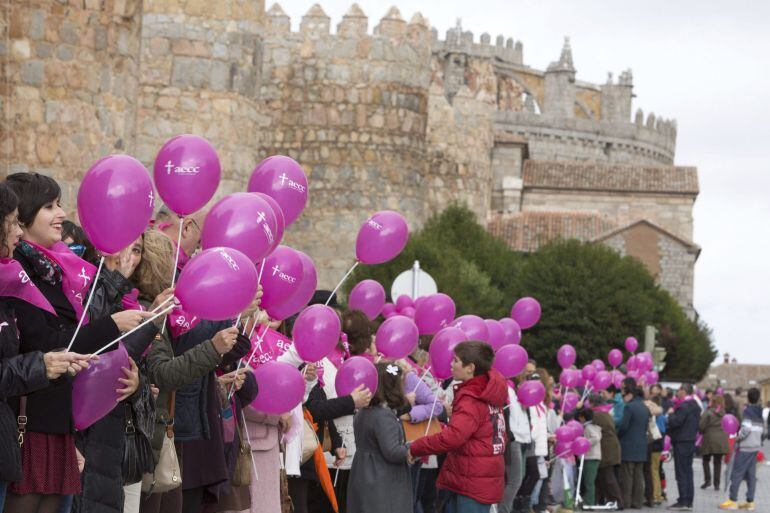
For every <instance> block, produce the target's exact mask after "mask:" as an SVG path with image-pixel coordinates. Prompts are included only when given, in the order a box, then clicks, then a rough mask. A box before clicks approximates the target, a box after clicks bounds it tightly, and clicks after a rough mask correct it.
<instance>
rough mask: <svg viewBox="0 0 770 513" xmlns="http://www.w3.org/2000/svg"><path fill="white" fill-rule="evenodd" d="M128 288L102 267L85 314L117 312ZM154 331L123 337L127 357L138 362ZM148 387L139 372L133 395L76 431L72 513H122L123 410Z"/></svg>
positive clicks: (150, 327)
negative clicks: (78, 459)
mask: <svg viewBox="0 0 770 513" xmlns="http://www.w3.org/2000/svg"><path fill="white" fill-rule="evenodd" d="M130 290H131V286H130V283H129V282H128V280H126V279H125V278H124V277H123V276H122V275H121V274H120V273H119V272H117V271H108V270H104V269H103V270H102V274H101V277H100V278H99V281H98V284H97V289H96V290H95V291H94V298H93V300H92V302H91V308H90V309H89V312H88V313H89V315H90V316H91V317H92V318H100V317H105V316H108V315H112V314H113V313H116V312H120V311H121V310H123V306H122V303H121V299H122V298H123V295H125V294H126V293H128V292H130ZM157 333H158V328H156V327H155V324H154V323H149V324H147V325H146V326H144V327H143V328H141V329H139V330H138V331H136V332H134V333H133V334H131V335H129V336H128V337H126V338H125V339H123V343H124V345H125V347H126V350H127V351H128V353H129V355H130V356H131V358H133V359H134V360H135V361H136V362H137V363H139V358H140V356H141V354H142V353H143V352H144V350H145V349H146V348H147V347H149V345H150V344H151V343H152V341H153V340H154V339H155V335H156V334H157ZM113 347H116V346H113ZM140 368H141V366H140ZM148 386H149V383H148V381H147V377H146V376H145V375H140V388H139V389H138V390H137V393H136V394H134V395H133V396H132V397H130V398H128V399H126V400H125V401H123V402H121V403H118V404H117V406H116V407H115V408H114V409H113V410H112V411H111V412H110V413H109V414H107V416H105V417H104V418H102V419H100V420H99V421H97V422H95V423H94V424H93V425H92V426H90V427H89V428H88V429H86V430H84V431H80V432H78V434H77V439H76V444H77V447H78V449H79V450H80V452H81V454H83V457H84V458H85V460H86V465H85V468H84V469H83V472H82V474H80V481H81V483H82V491H81V492H80V493H79V494H77V495H76V496H75V499H74V502H73V505H72V511H73V512H74V513H122V511H123V502H124V493H123V452H124V451H125V447H126V410H127V408H131V407H132V405H133V404H134V403H135V402H136V401H137V400H139V399H140V397H141V390H142V387H148ZM150 436H152V433H150Z"/></svg>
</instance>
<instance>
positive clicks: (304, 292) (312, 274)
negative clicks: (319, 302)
mask: <svg viewBox="0 0 770 513" xmlns="http://www.w3.org/2000/svg"><path fill="white" fill-rule="evenodd" d="M292 249H293V248H292ZM294 253H295V254H296V255H297V256H298V257H299V259H300V261H301V262H302V277H301V278H300V281H299V285H298V286H297V290H296V291H295V292H294V294H292V296H291V297H290V298H289V299H287V300H286V301H284V302H283V303H280V304H279V305H278V306H275V307H272V308H266V311H267V314H268V315H269V316H270V318H271V319H276V320H284V319H287V318H289V317H291V316H292V315H294V314H295V313H297V312H299V311H301V310H302V309H303V308H305V307H306V306H307V304H308V303H309V302H310V300H311V299H312V298H313V294H314V293H315V290H316V287H317V286H318V274H317V272H316V268H315V263H313V260H312V259H311V258H310V257H309V256H307V255H306V254H305V253H303V252H302V251H299V250H296V249H295V250H294Z"/></svg>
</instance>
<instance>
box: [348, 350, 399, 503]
mask: <svg viewBox="0 0 770 513" xmlns="http://www.w3.org/2000/svg"><path fill="white" fill-rule="evenodd" d="M376 367H377V378H378V381H379V383H378V386H377V392H375V394H374V396H373V397H372V401H371V403H369V406H368V407H366V408H363V409H361V410H360V411H359V412H358V414H356V417H355V421H354V424H353V426H354V430H355V437H356V447H357V451H356V455H355V457H354V458H353V465H352V467H351V469H350V479H349V481H348V489H347V494H348V499H347V505H348V511H350V512H351V513H359V512H366V513H404V512H409V511H412V508H413V504H412V484H411V477H410V472H409V463H410V462H408V454H409V448H408V447H407V445H406V438H405V436H404V427H403V426H402V425H401V422H400V421H399V420H398V416H397V415H396V412H397V411H399V410H403V409H408V408H409V401H407V399H406V395H405V393H404V371H403V370H402V369H401V367H399V366H398V365H396V364H395V363H393V362H387V363H386V362H382V363H378V364H376Z"/></svg>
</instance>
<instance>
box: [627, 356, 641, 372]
mask: <svg viewBox="0 0 770 513" xmlns="http://www.w3.org/2000/svg"><path fill="white" fill-rule="evenodd" d="M638 365H639V361H638V360H637V358H636V356H630V357H629V358H628V360H626V369H627V370H628V371H629V372H630V371H633V370H636V369H637V367H638Z"/></svg>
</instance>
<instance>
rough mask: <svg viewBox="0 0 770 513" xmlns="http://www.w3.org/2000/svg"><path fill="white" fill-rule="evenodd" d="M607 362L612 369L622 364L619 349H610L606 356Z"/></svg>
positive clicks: (621, 355)
mask: <svg viewBox="0 0 770 513" xmlns="http://www.w3.org/2000/svg"><path fill="white" fill-rule="evenodd" d="M607 361H608V362H610V365H612V366H613V367H619V366H620V364H621V363H623V353H622V352H621V351H620V349H612V350H611V351H610V352H609V354H608V355H607Z"/></svg>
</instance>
